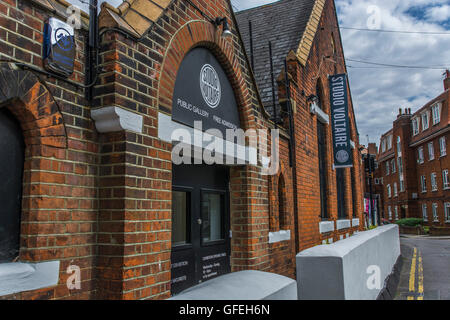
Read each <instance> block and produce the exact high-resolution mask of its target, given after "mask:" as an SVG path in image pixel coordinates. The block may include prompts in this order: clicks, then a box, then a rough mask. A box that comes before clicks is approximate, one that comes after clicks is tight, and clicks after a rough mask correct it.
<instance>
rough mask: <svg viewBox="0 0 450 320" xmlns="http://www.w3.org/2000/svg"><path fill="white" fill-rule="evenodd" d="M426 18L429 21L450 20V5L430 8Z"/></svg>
mask: <svg viewBox="0 0 450 320" xmlns="http://www.w3.org/2000/svg"><path fill="white" fill-rule="evenodd" d="M426 17H427V19H428V20H429V21H435V22H445V21H447V22H448V20H450V5H442V6H435V7H431V8H428V9H427V11H426Z"/></svg>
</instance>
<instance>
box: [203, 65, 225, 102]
mask: <svg viewBox="0 0 450 320" xmlns="http://www.w3.org/2000/svg"><path fill="white" fill-rule="evenodd" d="M200 89H201V91H202V95H203V99H204V100H205V102H206V104H207V105H208V106H210V107H211V108H213V109H214V108H216V107H217V106H218V105H219V103H220V97H221V94H222V92H221V88H220V80H219V76H218V74H217V72H216V70H215V69H214V68H213V66H211V65H209V64H205V65H204V66H203V68H202V70H201V71H200Z"/></svg>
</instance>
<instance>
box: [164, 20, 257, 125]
mask: <svg viewBox="0 0 450 320" xmlns="http://www.w3.org/2000/svg"><path fill="white" fill-rule="evenodd" d="M196 47H205V48H207V49H209V50H211V52H212V53H213V54H214V55H215V57H216V58H217V60H218V61H219V63H220V64H221V65H222V68H223V69H224V71H225V73H226V74H227V76H228V80H229V81H230V83H231V86H232V88H233V91H234V93H235V97H236V102H237V105H238V108H239V110H238V111H239V115H240V120H241V125H242V127H243V128H244V129H248V128H251V120H250V119H249V116H250V115H251V113H250V112H246V110H250V109H251V104H252V101H251V96H250V94H249V89H248V88H247V86H246V85H245V79H244V76H243V74H242V71H241V69H240V68H239V67H238V66H239V62H238V61H237V58H236V57H235V55H234V47H233V45H232V44H231V43H230V42H229V41H228V40H226V39H223V38H222V37H221V36H220V33H219V32H217V30H216V29H215V27H214V25H213V24H212V23H210V22H207V21H204V20H193V21H190V22H188V23H186V24H185V25H184V26H182V27H181V28H180V29H178V30H177V32H176V33H175V34H174V35H173V36H172V38H171V40H170V43H169V45H168V46H167V50H166V52H165V55H164V61H163V63H162V67H161V72H160V78H159V86H158V96H157V101H158V108H159V110H160V111H162V112H166V113H171V111H172V100H173V91H174V88H175V81H176V77H177V71H178V69H179V67H180V65H181V62H182V61H183V59H184V57H185V56H186V54H187V53H188V52H189V51H190V50H192V49H194V48H196Z"/></svg>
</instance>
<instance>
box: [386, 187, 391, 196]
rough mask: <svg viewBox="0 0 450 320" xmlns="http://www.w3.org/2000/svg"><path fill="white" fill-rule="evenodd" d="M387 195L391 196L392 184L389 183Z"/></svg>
mask: <svg viewBox="0 0 450 320" xmlns="http://www.w3.org/2000/svg"><path fill="white" fill-rule="evenodd" d="M387 195H388V198H390V197H391V185H390V184H388V185H387Z"/></svg>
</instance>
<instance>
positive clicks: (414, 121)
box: [412, 118, 419, 136]
mask: <svg viewBox="0 0 450 320" xmlns="http://www.w3.org/2000/svg"><path fill="white" fill-rule="evenodd" d="M412 127H413V136H417V135H418V134H419V118H414V119H412Z"/></svg>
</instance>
